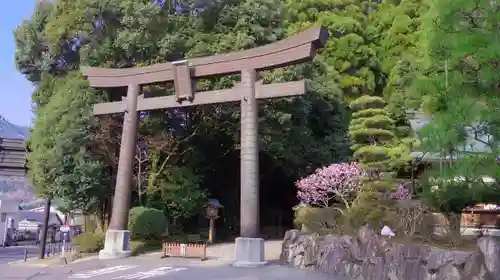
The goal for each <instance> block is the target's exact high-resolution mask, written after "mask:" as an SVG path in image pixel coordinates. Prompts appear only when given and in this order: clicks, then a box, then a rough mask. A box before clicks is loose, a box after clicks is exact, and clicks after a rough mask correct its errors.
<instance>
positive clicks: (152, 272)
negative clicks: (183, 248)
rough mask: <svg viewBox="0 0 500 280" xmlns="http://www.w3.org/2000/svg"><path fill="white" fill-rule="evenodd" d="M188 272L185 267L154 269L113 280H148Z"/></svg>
mask: <svg viewBox="0 0 500 280" xmlns="http://www.w3.org/2000/svg"><path fill="white" fill-rule="evenodd" d="M184 270H187V268H184V267H179V268H172V267H171V266H164V267H160V268H156V269H152V270H149V271H144V272H137V273H133V274H129V275H124V276H118V277H115V278H113V280H118V279H121V280H133V279H137V280H142V279H147V278H151V277H155V276H163V275H166V274H168V273H171V272H179V271H184Z"/></svg>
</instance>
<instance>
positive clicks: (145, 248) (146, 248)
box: [130, 240, 163, 256]
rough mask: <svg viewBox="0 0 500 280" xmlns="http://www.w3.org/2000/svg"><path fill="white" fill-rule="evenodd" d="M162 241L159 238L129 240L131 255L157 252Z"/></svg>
mask: <svg viewBox="0 0 500 280" xmlns="http://www.w3.org/2000/svg"><path fill="white" fill-rule="evenodd" d="M162 246H163V241H161V240H132V241H130V250H131V251H132V256H137V255H141V254H145V253H151V252H157V251H159V250H161V248H162Z"/></svg>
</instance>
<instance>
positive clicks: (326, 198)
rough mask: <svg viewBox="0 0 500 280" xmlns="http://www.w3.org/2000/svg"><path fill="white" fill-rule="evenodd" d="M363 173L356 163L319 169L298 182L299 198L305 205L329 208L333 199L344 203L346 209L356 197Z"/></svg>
mask: <svg viewBox="0 0 500 280" xmlns="http://www.w3.org/2000/svg"><path fill="white" fill-rule="evenodd" d="M362 175H363V172H362V171H361V169H360V168H359V166H358V164H357V163H355V162H351V163H335V164H331V165H329V166H326V167H323V168H319V169H317V170H316V171H315V172H314V173H313V174H311V175H309V176H307V177H304V178H302V179H300V180H298V181H297V182H296V183H295V185H296V186H297V197H298V198H299V200H300V201H301V202H303V203H307V204H311V205H320V206H324V207H327V206H329V205H330V202H331V200H332V199H336V200H340V201H342V202H343V203H344V204H345V206H346V207H348V206H349V203H350V202H351V201H352V199H353V198H354V197H355V196H356V194H357V192H358V190H359V186H360V180H359V179H360V178H361V176H362Z"/></svg>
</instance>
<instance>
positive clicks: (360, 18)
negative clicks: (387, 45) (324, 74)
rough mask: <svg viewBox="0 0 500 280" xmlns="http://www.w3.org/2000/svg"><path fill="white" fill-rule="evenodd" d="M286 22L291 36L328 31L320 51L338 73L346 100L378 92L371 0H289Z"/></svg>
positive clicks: (377, 66) (377, 69)
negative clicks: (316, 29) (317, 27)
mask: <svg viewBox="0 0 500 280" xmlns="http://www.w3.org/2000/svg"><path fill="white" fill-rule="evenodd" d="M286 4H287V9H288V13H287V22H288V24H289V27H288V28H289V30H290V32H291V33H294V32H297V31H300V30H304V29H305V28H308V27H310V26H312V25H322V26H325V27H326V28H328V31H329V32H330V39H329V40H328V42H327V43H326V46H325V48H324V49H323V51H322V52H321V54H322V56H323V57H324V61H325V63H326V64H327V65H328V67H329V71H335V72H336V73H338V77H337V82H338V85H339V87H340V88H341V90H342V94H343V98H345V99H346V100H353V99H355V98H357V97H360V96H361V95H364V94H373V93H374V92H375V91H376V88H377V83H378V79H379V74H380V65H379V64H380V63H379V61H378V59H377V57H376V52H375V49H374V48H373V45H372V42H371V40H372V38H371V36H370V34H371V30H370V25H369V24H368V17H367V12H368V11H370V10H371V9H372V8H373V7H375V5H376V4H375V3H374V2H372V1H350V0H340V1H338V0H335V1H334V0H323V1H313V0H293V1H292V0H290V1H287V2H286Z"/></svg>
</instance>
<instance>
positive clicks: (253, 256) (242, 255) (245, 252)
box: [233, 237, 267, 267]
mask: <svg viewBox="0 0 500 280" xmlns="http://www.w3.org/2000/svg"><path fill="white" fill-rule="evenodd" d="M235 242H236V244H235V247H234V250H235V255H236V261H235V262H234V263H233V266H234V267H260V266H264V265H266V263H267V262H266V261H265V258H264V256H265V247H264V239H262V238H247V237H238V238H236V241H235Z"/></svg>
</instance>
